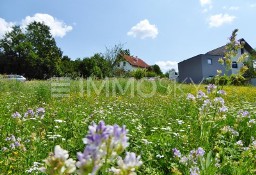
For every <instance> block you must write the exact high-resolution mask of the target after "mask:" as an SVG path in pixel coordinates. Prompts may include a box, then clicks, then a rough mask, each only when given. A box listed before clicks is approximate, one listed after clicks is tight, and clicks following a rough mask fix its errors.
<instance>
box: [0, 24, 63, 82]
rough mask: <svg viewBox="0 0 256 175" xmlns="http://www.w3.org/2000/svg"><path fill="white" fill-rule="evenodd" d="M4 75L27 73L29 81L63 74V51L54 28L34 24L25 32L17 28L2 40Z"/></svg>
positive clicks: (0, 61)
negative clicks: (61, 67)
mask: <svg viewBox="0 0 256 175" xmlns="http://www.w3.org/2000/svg"><path fill="white" fill-rule="evenodd" d="M0 50H1V52H2V54H1V57H0V68H1V69H0V70H1V72H0V73H17V74H25V76H26V77H27V78H39V79H43V78H49V77H51V76H53V75H59V74H60V61H61V57H62V52H61V50H60V49H59V48H58V47H57V46H56V42H55V39H54V38H53V37H52V36H51V33H50V28H49V27H48V26H46V25H44V24H43V23H39V22H32V23H30V24H29V25H28V26H27V28H26V30H25V31H24V32H23V30H21V28H20V26H14V27H13V30H12V31H11V32H8V33H6V34H5V35H4V38H3V39H1V40H0Z"/></svg>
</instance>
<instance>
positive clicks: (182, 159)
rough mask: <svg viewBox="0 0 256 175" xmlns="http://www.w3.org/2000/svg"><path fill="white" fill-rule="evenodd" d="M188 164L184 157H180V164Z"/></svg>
mask: <svg viewBox="0 0 256 175" xmlns="http://www.w3.org/2000/svg"><path fill="white" fill-rule="evenodd" d="M187 162H188V158H187V157H186V156H182V157H181V158H180V163H182V164H183V165H186V164H187Z"/></svg>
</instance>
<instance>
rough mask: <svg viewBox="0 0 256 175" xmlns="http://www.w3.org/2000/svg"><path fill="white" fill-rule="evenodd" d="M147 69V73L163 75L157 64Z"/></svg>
mask: <svg viewBox="0 0 256 175" xmlns="http://www.w3.org/2000/svg"><path fill="white" fill-rule="evenodd" d="M148 69H149V71H152V72H155V73H156V74H157V75H160V76H161V75H163V72H162V71H161V69H160V67H159V66H158V65H157V64H154V65H153V66H150V67H149V68H148Z"/></svg>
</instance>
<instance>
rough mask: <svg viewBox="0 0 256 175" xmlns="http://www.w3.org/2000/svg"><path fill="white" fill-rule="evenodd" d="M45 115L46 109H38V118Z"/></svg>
mask: <svg viewBox="0 0 256 175" xmlns="http://www.w3.org/2000/svg"><path fill="white" fill-rule="evenodd" d="M44 113H45V109H44V108H37V110H36V114H37V115H38V116H40V117H41V116H43V115H44Z"/></svg>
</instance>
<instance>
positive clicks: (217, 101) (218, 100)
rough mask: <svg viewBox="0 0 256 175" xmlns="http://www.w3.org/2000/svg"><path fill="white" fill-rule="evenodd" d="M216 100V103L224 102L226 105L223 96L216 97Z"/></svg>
mask: <svg viewBox="0 0 256 175" xmlns="http://www.w3.org/2000/svg"><path fill="white" fill-rule="evenodd" d="M214 102H215V103H220V104H222V105H224V103H225V102H224V99H223V98H221V97H216V98H215V99H214Z"/></svg>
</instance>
